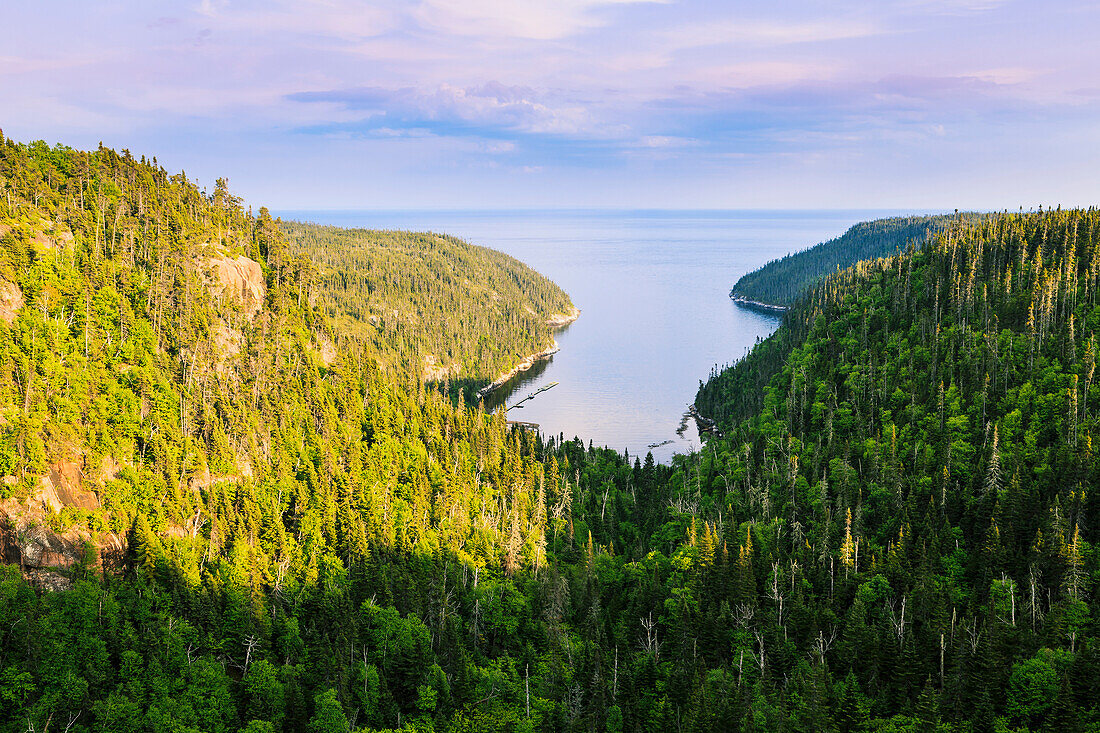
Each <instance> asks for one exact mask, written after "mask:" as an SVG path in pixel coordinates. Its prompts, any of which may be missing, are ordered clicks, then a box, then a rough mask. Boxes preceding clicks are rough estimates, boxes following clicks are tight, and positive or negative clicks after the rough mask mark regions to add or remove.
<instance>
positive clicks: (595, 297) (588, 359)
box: [275, 210, 912, 463]
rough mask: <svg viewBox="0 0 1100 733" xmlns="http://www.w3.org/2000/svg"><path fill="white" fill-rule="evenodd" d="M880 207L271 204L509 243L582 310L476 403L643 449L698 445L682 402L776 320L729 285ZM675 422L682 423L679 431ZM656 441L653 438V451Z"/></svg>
mask: <svg viewBox="0 0 1100 733" xmlns="http://www.w3.org/2000/svg"><path fill="white" fill-rule="evenodd" d="M905 213H912V212H904V211H897V212H886V211H603V210H601V211H545V210H543V211H280V212H275V214H276V215H278V216H282V217H283V218H284V219H298V220H302V221H312V222H316V223H319V224H332V225H336V226H342V227H360V228H369V229H408V230H414V231H433V232H440V233H446V234H452V235H454V236H457V237H460V238H462V239H465V240H467V241H469V242H472V243H473V244H480V245H484V246H487V247H492V248H493V249H497V250H500V251H501V252H506V253H507V254H510V255H512V256H513V257H516V258H517V259H519V260H522V261H523V262H525V263H527V264H528V265H530V266H531V267H533V268H534V269H536V270H538V271H539V272H541V273H542V274H544V275H546V276H547V277H549V278H550V279H552V280H553V281H554V282H556V283H557V284H558V285H560V286H561V287H562V288H563V289H564V290H565V291H566V292H567V293H569V296H570V297H571V298H572V299H573V303H574V304H575V305H576V306H577V307H578V308H580V309H581V317H580V318H579V319H578V320H577V321H576V322H575V323H573V324H572V325H571V326H569V327H567V328H566V329H564V330H562V331H559V332H558V334H557V340H558V344H559V345H560V346H561V351H560V352H559V353H558V354H556V355H555V356H553V357H552V358H551V359H549V360H547V361H545V362H541V363H539V364H537V365H536V366H534V367H532V368H531V369H530V370H529V371H527V372H523V373H521V374H519V375H518V376H517V377H515V378H514V379H513V380H512V381H511V382H509V383H508V384H506V385H505V386H504V387H502V388H501V389H500V390H499V391H497V392H496V393H494V395H493V396H492V398H490V399H489V400H487V402H488V403H489V406H490V407H491V406H494V405H495V404H499V402H500V401H501V400H504V401H505V403H506V404H507V405H511V404H514V403H515V402H517V401H518V400H520V399H522V398H523V397H524V396H526V395H527V394H530V393H531V392H534V391H535V390H537V389H539V388H540V387H543V386H546V385H547V384H550V383H551V382H559V384H558V386H556V387H554V388H553V389H550V390H548V391H546V392H543V393H542V394H540V395H538V396H537V397H536V398H535V399H533V400H529V401H527V402H525V403H524V404H523V407H522V408H519V409H513V410H510V411H509V413H508V417H509V419H514V420H524V421H527V422H534V423H538V424H539V425H540V429H541V430H542V432H543V433H544V434H546V435H558V434H564V435H565V437H566V438H567V439H569V438H573V437H574V436H577V437H580V438H581V439H582V440H584V441H585V443H587V442H588V441H589V440H591V441H593V442H594V443H595V444H596V445H606V446H609V447H611V448H615V449H617V450H624V449H626V450H629V451H630V454H631V455H632V456H645V454H646V452H647V451H652V452H653V456H654V458H655V459H656V460H658V461H660V462H666V463H667V462H668V461H669V460H670V459H671V457H672V455H673V454H674V453H687V452H689V451H691V450H697V449H698V448H699V446H700V438H699V433H698V430H697V428H696V426H695V423H694V421H693V420H688V421H686V426H685V422H684V414H685V410H686V409H687V406H688V404H689V403H690V402H691V401H692V400H693V399H694V398H695V392H696V390H697V389H698V387H699V382H700V380H705V379H706V378H707V375H708V374H709V372H710V370H711V367H713V366H715V365H722V364H727V363H732V362H734V361H736V360H737V359H739V358H740V357H742V356H743V355H744V354H745V353H746V352H747V351H748V349H750V348H751V347H752V346H753V345H754V344H755V343H756V341H757V340H758V339H761V338H765V337H767V336H768V335H769V334H771V332H772V331H774V330H775V328H776V327H777V326H778V324H779V318H778V317H776V316H772V315H767V314H762V313H758V312H755V311H750V310H746V309H744V308H740V307H738V306H736V305H734V304H733V303H732V302H731V301H730V299H729V295H728V294H729V290H730V288H731V287H732V286H733V283H735V282H736V281H737V279H738V278H739V277H741V275H743V274H745V273H746V272H749V271H751V270H754V269H756V268H757V267H759V266H760V265H763V264H764V263H766V262H768V261H769V260H772V259H775V258H777V257H782V256H783V255H785V254H787V253H789V252H794V251H797V250H800V249H804V248H806V247H809V246H812V245H814V244H817V243H818V242H821V241H824V240H827V239H831V238H833V237H836V236H838V235H840V234H842V233H843V232H844V231H845V230H846V229H847V228H848V227H850V226H851V225H852V224H855V223H856V222H859V221H865V220H868V219H875V218H880V217H883V216H893V215H896V214H905ZM682 426H684V427H685V429H683V430H682V431H681V432H678V429H680V428H681V427H682ZM650 446H654V447H650Z"/></svg>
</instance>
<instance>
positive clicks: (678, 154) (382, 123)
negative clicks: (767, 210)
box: [0, 0, 1100, 205]
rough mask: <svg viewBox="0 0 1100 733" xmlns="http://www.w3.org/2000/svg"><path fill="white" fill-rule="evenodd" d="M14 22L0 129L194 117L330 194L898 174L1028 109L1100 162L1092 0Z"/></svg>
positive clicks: (466, 4) (127, 126) (482, 4)
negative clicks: (432, 179)
mask: <svg viewBox="0 0 1100 733" xmlns="http://www.w3.org/2000/svg"><path fill="white" fill-rule="evenodd" d="M5 22H6V24H7V26H8V27H11V28H13V29H14V32H11V33H9V35H8V36H7V37H6V38H5V48H4V50H3V52H2V55H0V79H2V80H3V84H0V109H3V110H4V113H3V117H4V119H3V120H2V121H0V122H2V123H3V126H4V130H5V133H6V134H14V135H16V136H21V137H24V138H26V137H49V136H54V137H57V138H62V139H65V140H66V141H67V142H70V143H74V144H85V143H87V144H92V145H94V144H95V143H96V142H97V141H98V140H99V139H100V137H101V136H102V137H108V138H109V136H110V135H111V134H114V135H116V138H115V140H116V141H117V144H122V145H125V146H131V147H132V143H131V141H132V140H133V139H137V140H139V141H143V143H145V144H147V145H148V146H149V147H148V150H149V152H157V153H162V152H163V151H164V150H165V149H168V150H171V149H176V150H178V151H179V155H180V157H181V159H187V158H189V157H191V156H195V155H197V154H199V153H200V152H201V151H199V150H198V148H197V146H196V145H194V144H192V143H190V142H187V143H185V142H180V141H181V140H192V139H201V140H203V141H204V145H206V146H209V147H210V148H211V149H212V150H213V149H216V150H217V151H218V154H217V155H214V153H211V154H210V155H211V157H210V162H209V165H210V166H211V168H212V172H213V173H214V174H215V175H223V174H226V173H232V172H233V171H232V170H225V167H228V168H232V169H234V170H240V171H247V170H252V169H254V168H255V169H262V170H265V171H267V172H266V174H265V175H263V176H260V175H257V177H256V178H255V179H254V180H253V181H252V183H251V186H252V188H251V189H249V192H251V193H253V194H255V195H257V196H262V195H264V194H265V193H272V192H274V193H278V192H282V193H281V194H280V195H285V196H286V197H291V196H292V195H293V193H294V191H293V186H294V185H295V181H296V180H300V179H299V178H298V177H296V176H294V175H290V174H288V175H285V176H282V177H280V174H278V172H277V169H276V168H275V167H274V164H273V163H270V162H269V161H272V160H279V161H281V162H283V163H284V164H285V165H286V166H288V167H289V168H292V169H296V170H299V171H300V170H303V169H308V170H311V171H316V175H317V177H318V181H317V185H316V186H315V187H312V188H311V191H313V190H316V191H317V195H318V196H320V195H322V194H321V192H322V191H324V190H327V191H328V192H329V194H330V195H331V196H333V197H342V196H346V197H348V198H349V199H353V198H354V197H355V196H356V195H357V194H354V193H352V192H354V191H357V190H361V188H362V187H363V186H368V185H369V184H368V183H367V182H360V181H359V179H358V178H356V176H362V177H363V178H364V181H367V180H368V179H369V180H375V179H384V180H386V181H387V182H388V183H389V185H390V188H387V189H385V191H384V193H385V195H387V196H392V197H394V203H399V204H404V203H407V204H409V205H415V204H416V203H418V202H417V200H409V201H404V200H403V199H402V200H398V199H400V198H401V197H402V196H411V197H413V199H416V197H418V196H424V195H427V194H426V193H423V192H424V191H426V190H427V189H426V188H425V187H424V185H423V180H424V177H425V176H428V175H429V174H428V173H427V172H430V171H447V172H448V173H447V175H448V176H451V177H452V179H450V180H453V182H455V185H450V186H442V184H441V187H440V188H438V189H435V191H436V194H438V195H451V194H450V193H449V192H451V191H454V190H473V189H475V188H476V189H480V188H482V187H483V184H484V185H485V186H488V185H489V184H488V183H486V182H487V181H491V180H498V181H501V183H500V188H499V191H500V193H499V195H500V196H507V197H509V200H511V197H512V196H514V195H518V193H517V190H521V189H522V185H526V184H523V183H522V182H523V181H527V182H530V185H532V186H534V185H535V184H534V182H536V181H537V182H538V185H539V186H541V188H534V187H533V188H530V189H529V195H530V196H531V197H535V196H536V193H539V194H540V195H544V194H546V192H547V191H550V190H551V188H552V187H553V186H555V185H556V186H559V187H560V190H561V191H562V192H564V193H563V194H562V195H563V196H564V195H566V194H568V195H570V196H576V197H583V200H584V201H586V202H587V201H589V200H590V199H589V194H591V196H596V197H597V199H598V197H599V196H604V195H608V194H606V192H607V191H610V190H616V191H623V192H625V191H627V190H630V189H631V187H635V188H636V189H637V190H638V191H640V192H642V193H644V195H647V196H648V195H651V196H657V195H658V194H657V193H655V192H659V191H665V190H675V191H679V190H681V188H682V187H675V188H674V189H670V188H667V186H666V184H667V183H668V182H673V181H682V180H684V179H688V178H690V179H695V178H699V180H703V179H706V177H707V176H713V178H712V179H707V180H709V183H708V185H707V186H702V184H700V186H701V187H700V188H699V189H698V190H705V191H711V190H718V188H720V187H721V186H725V185H728V184H727V182H729V181H731V180H733V179H734V178H736V176H738V175H746V176H749V177H757V178H759V177H764V176H779V175H781V174H782V175H794V176H798V175H801V172H800V169H799V168H798V166H799V165H805V166H810V167H813V168H814V170H819V169H822V168H823V167H824V166H826V165H834V166H836V168H837V169H836V171H835V172H834V175H835V176H836V177H837V178H838V179H839V178H841V177H843V176H844V175H850V176H852V180H853V181H855V180H858V181H861V182H862V181H864V180H870V179H872V178H874V176H875V175H878V176H880V179H879V180H882V179H881V177H882V176H886V175H887V174H888V173H890V171H887V170H886V169H885V168H883V169H882V170H881V171H878V172H877V173H875V172H874V171H872V170H870V169H869V168H867V166H871V165H872V164H871V162H870V161H896V162H897V166H898V168H897V170H896V171H894V172H897V171H903V172H904V173H905V179H906V180H912V179H913V176H912V171H914V170H921V169H928V168H930V167H931V166H933V165H938V166H943V171H942V172H941V173H942V175H943V176H947V175H948V173H949V170H950V169H952V166H955V167H958V166H962V165H963V162H962V161H970V165H971V166H973V165H977V164H978V161H979V160H981V161H985V162H986V164H988V161H989V160H992V159H994V158H993V157H992V154H991V152H990V151H993V152H996V151H994V150H993V146H995V145H1004V146H1005V147H1004V148H1003V149H1002V152H1003V153H1004V154H1003V155H1002V156H1001V157H1002V158H1004V159H1005V160H1016V159H1023V158H1026V157H1028V156H1035V155H1038V152H1033V151H1037V150H1038V147H1039V146H1036V145H1032V140H1033V139H1034V137H1035V136H1034V132H1035V131H1036V130H1040V129H1041V130H1043V131H1044V134H1043V135H1041V136H1039V137H1041V139H1042V140H1043V144H1044V145H1047V146H1048V149H1047V152H1046V155H1045V157H1044V158H1043V165H1045V166H1050V165H1053V164H1052V163H1051V162H1050V161H1055V160H1059V161H1065V162H1064V164H1060V165H1063V167H1065V168H1066V169H1068V168H1070V167H1074V166H1076V167H1077V168H1079V169H1080V170H1081V171H1087V173H1080V174H1076V175H1070V174H1068V173H1067V174H1065V176H1064V177H1065V179H1066V180H1069V179H1074V180H1084V179H1085V178H1087V179H1088V180H1094V179H1095V176H1093V174H1092V171H1093V170H1094V169H1095V167H1096V166H1097V165H1100V153H1097V154H1095V155H1091V156H1090V155H1089V154H1087V153H1082V152H1081V148H1082V146H1081V145H1079V144H1076V143H1074V142H1073V141H1075V140H1077V141H1079V140H1082V139H1090V140H1091V139H1093V138H1095V130H1094V128H1095V119H1097V118H1100V93H1098V92H1097V91H1096V89H1097V83H1096V71H1095V70H1096V69H1097V68H1100V51H1098V50H1097V46H1096V44H1095V43H1094V42H1093V41H1094V38H1095V35H1096V33H1097V32H1098V31H1100V10H1098V9H1097V7H1096V6H1095V4H1094V3H1091V0H1054V2H1051V3H1049V4H1048V5H1047V6H1044V8H1043V9H1042V11H1037V10H1036V9H1035V8H1034V6H1030V7H1029V4H1026V3H1012V2H1008V1H1007V0H882V2H878V3H875V4H873V5H868V4H867V3H866V2H862V1H861V0H835V2H830V3H825V4H823V3H820V2H819V1H818V0H793V1H792V2H790V3H784V4H772V5H764V4H755V5H754V4H748V3H713V2H709V0H664V1H653V0H476V1H475V0H458V1H456V0H191V1H190V2H189V3H187V4H176V5H173V4H167V5H166V4H163V3H161V4H149V3H146V2H142V1H141V0H119V1H118V2H116V3H109V4H108V3H87V2H81V1H80V0H55V2H53V3H51V4H50V5H49V9H48V10H46V9H44V6H43V5H42V4H40V3H22V4H14V5H13V7H11V8H9V9H6V10H5ZM1022 38H1026V40H1027V42H1026V43H1024V42H1022V41H1021V39H1022ZM96 131H107V132H106V133H103V134H102V135H100V134H97V132H96ZM303 133H306V134H303ZM1025 135H1031V136H1032V137H1030V138H1026V141H1027V143H1028V144H1027V145H1024V144H1023V141H1025ZM1059 145H1060V146H1062V147H1052V146H1059ZM941 151H943V153H942V157H938V156H940V155H941ZM946 151H950V153H951V154H950V155H948V154H947V152H946ZM161 159H162V160H163V159H165V156H164V155H163V154H162V155H161ZM1086 164H1089V165H1086ZM875 165H878V163H875ZM883 165H885V164H883ZM845 166H847V168H845ZM861 166H862V167H863V168H862V169H861ZM1034 167H1035V166H1034V165H1031V166H1024V167H1023V169H1024V170H1027V171H1031V170H1033V169H1034ZM188 168H189V172H190V170H191V166H190V165H189V166H188ZM1077 168H1075V170H1076V169H1077ZM368 169H369V170H370V171H371V173H372V175H371V176H366V175H365V174H364V171H366V170H368ZM525 169H528V170H529V171H530V172H531V173H533V174H535V173H537V175H524V171H525ZM807 170H809V168H808V169H807ZM845 170H847V171H848V172H847V173H845V172H844V171H845ZM374 174H380V175H374ZM929 175H931V174H929ZM493 176H500V178H499V179H493ZM616 177H617V178H616ZM963 178H965V176H963V177H960V178H959V180H963ZM1021 178H1022V177H1020V176H1011V175H1004V176H1001V177H1000V178H999V179H998V180H1006V181H1007V180H1018V179H1021ZM990 180H992V178H991V179H990ZM402 181H403V182H404V188H402V187H401V186H402V183H401V182H402ZM597 181H599V182H602V187H600V188H598V189H596V188H594V187H595V186H596V185H597V183H596V182H597ZM612 184H613V185H612ZM668 185H671V184H668ZM914 185H915V184H914ZM990 185H992V184H990ZM1006 185H1007V184H1006ZM326 187H327V188H326ZM357 187H360V188H357ZM588 187H592V188H588ZM1098 187H1100V184H1096V185H1094V186H1093V188H1094V189H1096V188H1098ZM754 190H755V189H754ZM760 190H764V189H763V188H762V189H760ZM774 190H775V191H778V192H783V191H785V190H787V189H786V188H784V186H783V185H781V182H778V179H777V182H776V184H775V186H774ZM937 190H939V189H937ZM1090 190H1091V189H1090ZM585 191H588V192H589V193H582V192H585ZM873 192H874V189H872V193H873ZM374 193H377V192H374ZM624 195H625V194H624ZM1098 196H1100V190H1098ZM345 203H348V204H353V203H354V201H351V200H349V201H346V202H345ZM650 203H660V202H655V201H651V202H650ZM700 203H702V202H700ZM776 203H777V204H780V205H782V204H784V203H790V202H781V201H780V202H776ZM867 203H868V204H871V203H874V202H871V201H869V202H867Z"/></svg>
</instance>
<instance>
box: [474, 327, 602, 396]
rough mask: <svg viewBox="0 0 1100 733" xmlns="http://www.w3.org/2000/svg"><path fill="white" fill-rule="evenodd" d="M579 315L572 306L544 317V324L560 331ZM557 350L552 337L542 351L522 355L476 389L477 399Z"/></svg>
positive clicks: (555, 342)
mask: <svg viewBox="0 0 1100 733" xmlns="http://www.w3.org/2000/svg"><path fill="white" fill-rule="evenodd" d="M580 315H581V311H580V309H579V308H577V307H576V306H574V307H573V308H572V310H570V311H569V312H568V313H554V314H553V315H551V316H550V317H549V318H547V319H546V325H548V326H549V327H550V329H551V330H552V331H560V330H561V329H563V328H565V327H566V326H568V325H569V324H571V323H573V321H575V320H577V319H578V318H580ZM559 351H561V348H560V347H559V346H558V341H557V339H553V338H552V339H551V343H550V346H548V347H547V348H545V349H543V350H542V351H536V352H535V353H534V354H528V355H527V356H525V357H523V359H521V360H520V362H519V363H518V364H516V365H515V366H514V367H512V368H511V369H509V370H508V371H506V372H504V373H503V374H501V375H500V376H498V377H497V378H496V379H494V380H493V381H492V382H489V384H487V385H485V386H484V387H482V388H481V389H479V390H478V391H477V399H478V400H482V399H484V398H485V397H486V396H487V395H489V394H491V393H492V392H493V391H495V390H497V389H500V388H501V387H503V386H504V385H505V384H506V383H507V382H508V380H509V379H511V378H512V377H514V376H516V375H517V374H519V373H520V372H525V371H527V370H528V369H530V368H531V367H533V366H534V365H535V364H536V363H537V362H539V361H542V360H543V359H548V358H550V357H551V356H553V355H554V354H556V353H558V352H559Z"/></svg>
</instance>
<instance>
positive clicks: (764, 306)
mask: <svg viewBox="0 0 1100 733" xmlns="http://www.w3.org/2000/svg"><path fill="white" fill-rule="evenodd" d="M730 298H731V299H732V300H733V302H734V303H737V305H741V306H745V307H746V308H755V309H756V310H763V311H768V312H770V313H786V312H787V311H788V310H790V308H788V307H787V306H785V305H774V304H772V303H761V302H760V301H759V300H752V299H751V298H746V297H745V296H743V295H734V294H733V293H730Z"/></svg>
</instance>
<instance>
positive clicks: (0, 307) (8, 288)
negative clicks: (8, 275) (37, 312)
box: [0, 277, 23, 323]
mask: <svg viewBox="0 0 1100 733" xmlns="http://www.w3.org/2000/svg"><path fill="white" fill-rule="evenodd" d="M22 307H23V291H22V290H20V289H19V286H18V285H16V284H15V283H10V282H8V281H7V280H5V279H4V278H2V277H0V320H3V321H6V322H8V323H12V322H13V321H15V317H16V316H17V315H18V314H19V309H20V308H22Z"/></svg>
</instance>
